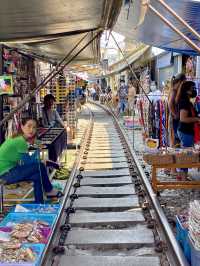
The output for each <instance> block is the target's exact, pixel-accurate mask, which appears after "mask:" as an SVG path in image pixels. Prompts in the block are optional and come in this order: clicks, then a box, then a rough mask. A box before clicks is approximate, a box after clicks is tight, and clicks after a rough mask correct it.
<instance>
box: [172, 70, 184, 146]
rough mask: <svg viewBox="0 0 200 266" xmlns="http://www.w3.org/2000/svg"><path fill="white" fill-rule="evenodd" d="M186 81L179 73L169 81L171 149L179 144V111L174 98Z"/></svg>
mask: <svg viewBox="0 0 200 266" xmlns="http://www.w3.org/2000/svg"><path fill="white" fill-rule="evenodd" d="M185 81H186V76H185V74H183V73H180V74H178V75H176V76H175V77H173V78H172V81H171V90H170V94H169V100H168V106H169V112H170V113H169V114H170V127H171V134H170V135H171V136H170V144H171V146H172V147H174V146H175V145H177V144H179V142H180V140H179V137H178V132H177V130H178V124H179V110H178V107H177V102H176V97H177V93H178V91H179V88H180V87H181V85H182V84H183V83H184V82H185Z"/></svg>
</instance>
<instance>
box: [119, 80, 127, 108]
mask: <svg viewBox="0 0 200 266" xmlns="http://www.w3.org/2000/svg"><path fill="white" fill-rule="evenodd" d="M117 96H118V99H119V106H118V108H119V113H124V112H125V111H126V110H127V105H128V86H126V85H125V81H124V80H121V81H120V86H119V89H118V92H117Z"/></svg>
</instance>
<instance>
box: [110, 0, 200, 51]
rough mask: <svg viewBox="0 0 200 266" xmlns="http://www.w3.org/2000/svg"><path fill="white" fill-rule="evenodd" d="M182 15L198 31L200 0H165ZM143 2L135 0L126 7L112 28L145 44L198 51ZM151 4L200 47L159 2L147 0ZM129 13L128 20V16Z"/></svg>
mask: <svg viewBox="0 0 200 266" xmlns="http://www.w3.org/2000/svg"><path fill="white" fill-rule="evenodd" d="M164 1H165V3H166V4H168V5H169V6H170V7H171V8H172V9H173V10H174V11H175V12H176V13H177V14H178V15H179V16H180V17H181V18H183V19H184V20H185V21H186V22H188V23H189V25H190V26H191V27H193V28H194V29H195V30H196V31H197V32H199V33H200V20H199V13H200V1H198V0H176V1H174V0H164ZM143 2H144V1H142V0H135V1H133V2H132V3H130V8H129V14H128V13H127V12H128V11H127V10H128V6H125V7H124V8H123V10H122V12H121V14H120V16H119V20H118V23H117V25H116V27H115V31H117V32H121V33H122V32H124V34H125V35H126V37H127V38H129V39H130V38H132V39H135V40H138V41H141V42H144V43H146V44H148V45H152V46H156V47H160V48H163V49H166V50H171V51H175V52H179V53H187V54H198V53H197V52H196V51H195V50H194V49H193V48H191V47H190V46H189V45H188V44H187V43H186V42H185V41H184V40H183V39H182V38H181V37H180V36H179V35H178V34H177V33H175V32H174V31H173V30H172V29H170V28H169V26H167V25H166V24H165V23H164V22H163V21H162V20H161V19H160V18H159V17H158V16H157V15H156V14H155V13H153V12H152V11H151V10H150V9H149V8H146V7H144V6H143V5H142V4H143ZM150 4H151V5H152V6H153V7H154V8H155V9H156V10H157V11H159V13H160V14H162V15H163V16H164V17H165V18H166V19H167V20H169V21H170V22H171V23H172V24H173V25H174V26H175V27H176V28H178V29H179V30H181V31H182V32H183V33H184V34H185V35H186V36H187V37H189V38H190V39H191V40H192V41H194V42H195V43H196V44H197V45H198V46H200V41H199V40H198V39H197V37H195V36H194V35H193V34H191V33H190V31H189V30H188V29H187V28H186V27H185V26H183V25H182V24H181V23H180V22H179V21H178V20H177V19H176V18H175V17H174V16H173V15H172V14H170V13H169V12H168V11H167V10H166V8H164V7H163V6H162V5H161V4H160V3H159V1H157V0H150ZM127 14H128V19H127Z"/></svg>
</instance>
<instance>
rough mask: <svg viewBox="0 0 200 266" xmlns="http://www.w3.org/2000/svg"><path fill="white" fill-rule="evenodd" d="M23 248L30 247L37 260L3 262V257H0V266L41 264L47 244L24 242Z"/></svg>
mask: <svg viewBox="0 0 200 266" xmlns="http://www.w3.org/2000/svg"><path fill="white" fill-rule="evenodd" d="M22 248H25V249H26V248H30V249H31V250H32V251H33V253H34V255H35V261H27V262H25V261H20V262H2V261H1V257H0V266H39V265H40V260H41V257H42V253H43V251H44V248H45V245H43V244H23V245H22Z"/></svg>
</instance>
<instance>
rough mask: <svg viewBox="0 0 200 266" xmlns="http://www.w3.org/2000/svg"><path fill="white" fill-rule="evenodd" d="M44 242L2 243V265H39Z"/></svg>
mask: <svg viewBox="0 0 200 266" xmlns="http://www.w3.org/2000/svg"><path fill="white" fill-rule="evenodd" d="M44 249H45V245H44V244H23V245H19V244H18V245H17V244H15V243H8V242H7V243H5V245H3V244H1V253H0V266H39V265H40V264H41V263H40V262H41V257H42V254H43V252H44Z"/></svg>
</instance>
